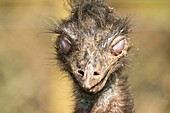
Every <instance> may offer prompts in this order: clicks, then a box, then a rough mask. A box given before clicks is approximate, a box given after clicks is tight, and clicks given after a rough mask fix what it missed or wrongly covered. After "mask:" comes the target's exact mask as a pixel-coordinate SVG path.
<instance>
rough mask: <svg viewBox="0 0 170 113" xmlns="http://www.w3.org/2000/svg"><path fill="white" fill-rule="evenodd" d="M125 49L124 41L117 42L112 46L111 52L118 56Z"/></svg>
mask: <svg viewBox="0 0 170 113" xmlns="http://www.w3.org/2000/svg"><path fill="white" fill-rule="evenodd" d="M124 47H125V39H123V40H121V41H119V42H118V43H117V44H116V45H114V46H113V52H114V53H115V54H119V53H121V52H122V50H123V49H124Z"/></svg>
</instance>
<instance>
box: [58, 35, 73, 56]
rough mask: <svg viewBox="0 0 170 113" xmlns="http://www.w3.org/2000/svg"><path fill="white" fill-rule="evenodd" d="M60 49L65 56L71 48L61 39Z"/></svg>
mask: <svg viewBox="0 0 170 113" xmlns="http://www.w3.org/2000/svg"><path fill="white" fill-rule="evenodd" d="M60 47H61V49H62V50H63V52H64V53H65V54H67V53H68V52H69V50H70V48H71V45H70V44H69V42H68V41H67V40H65V39H63V38H61V39H60Z"/></svg>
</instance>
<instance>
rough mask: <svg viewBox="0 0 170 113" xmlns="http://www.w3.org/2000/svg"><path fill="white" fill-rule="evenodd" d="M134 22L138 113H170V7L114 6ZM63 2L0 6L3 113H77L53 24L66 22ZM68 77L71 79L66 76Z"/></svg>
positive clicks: (158, 1)
mask: <svg viewBox="0 0 170 113" xmlns="http://www.w3.org/2000/svg"><path fill="white" fill-rule="evenodd" d="M108 3H109V5H110V6H113V7H114V8H115V9H116V10H117V11H118V12H119V15H120V16H121V17H124V16H131V17H133V19H132V20H133V23H134V24H135V27H134V31H133V33H132V34H131V35H130V37H131V38H132V42H133V43H134V48H135V49H134V52H133V53H132V63H131V65H130V66H129V67H130V68H128V69H127V70H126V71H127V73H129V76H130V77H129V81H130V83H131V84H132V89H133V91H134V95H135V108H136V113H170V46H169V44H170V1H169V0H108ZM64 4H65V3H64V2H63V0H22V1H19V0H0V113H71V111H72V108H73V106H74V104H73V103H74V100H73V97H72V93H71V81H69V80H68V79H67V77H64V75H63V74H65V73H64V72H60V71H59V69H58V68H59V67H57V66H56V61H55V60H54V57H55V56H54V50H53V41H54V37H55V35H53V34H48V33H45V32H46V25H47V23H48V18H50V17H57V18H65V17H67V16H68V13H67V12H66V11H65V9H64ZM65 76H67V75H65Z"/></svg>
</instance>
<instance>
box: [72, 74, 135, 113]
mask: <svg viewBox="0 0 170 113" xmlns="http://www.w3.org/2000/svg"><path fill="white" fill-rule="evenodd" d="M127 78H128V77H127V76H121V75H118V74H117V73H116V74H112V75H111V77H110V78H109V79H108V81H107V83H106V85H105V87H104V88H103V89H102V90H101V91H100V92H98V93H96V94H91V93H88V92H86V91H84V90H83V89H82V88H81V87H80V86H79V85H78V84H77V83H75V85H74V93H75V95H76V107H75V112H74V113H98V112H100V113H133V97H132V94H131V92H130V90H129V85H128V83H127Z"/></svg>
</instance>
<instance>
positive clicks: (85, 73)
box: [54, 0, 130, 93]
mask: <svg viewBox="0 0 170 113" xmlns="http://www.w3.org/2000/svg"><path fill="white" fill-rule="evenodd" d="M129 27H130V26H129V20H128V18H122V19H121V18H119V17H118V16H117V15H116V14H115V12H114V10H113V9H111V8H110V7H108V6H107V5H106V4H105V3H104V2H103V1H102V0H79V1H78V2H76V0H75V1H74V6H73V8H72V12H71V15H70V17H69V18H68V19H65V20H63V21H61V22H60V24H59V26H58V27H57V28H56V29H55V30H54V32H55V33H57V34H59V35H58V36H57V41H56V51H57V58H58V59H59V61H60V62H61V64H62V67H63V68H64V69H65V70H66V71H69V72H70V73H71V75H72V77H73V78H74V80H75V81H76V82H78V83H79V85H80V86H81V87H82V88H83V89H84V90H85V91H87V92H90V93H97V92H99V91H100V90H102V89H103V87H104V86H105V84H106V82H107V80H108V78H109V77H110V76H114V72H115V71H116V70H118V69H119V68H120V67H123V66H124V65H125V62H124V60H123V59H124V58H125V57H126V56H127V52H128V50H129V48H130V44H129V36H128V35H129V32H130V29H129Z"/></svg>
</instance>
